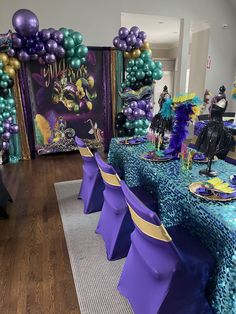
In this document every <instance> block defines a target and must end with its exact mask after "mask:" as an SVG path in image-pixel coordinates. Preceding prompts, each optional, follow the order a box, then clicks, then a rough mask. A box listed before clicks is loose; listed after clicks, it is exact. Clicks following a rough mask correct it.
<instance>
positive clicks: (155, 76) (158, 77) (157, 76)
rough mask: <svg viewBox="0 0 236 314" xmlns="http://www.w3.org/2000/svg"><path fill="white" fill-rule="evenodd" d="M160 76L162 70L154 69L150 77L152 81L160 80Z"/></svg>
mask: <svg viewBox="0 0 236 314" xmlns="http://www.w3.org/2000/svg"><path fill="white" fill-rule="evenodd" d="M162 76H163V72H162V70H159V69H156V70H155V71H154V72H153V74H152V77H153V79H154V80H160V79H161V78H162Z"/></svg>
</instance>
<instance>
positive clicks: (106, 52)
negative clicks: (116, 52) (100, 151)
mask: <svg viewBox="0 0 236 314" xmlns="http://www.w3.org/2000/svg"><path fill="white" fill-rule="evenodd" d="M102 61H103V67H102V68H103V73H102V94H103V97H102V101H103V108H104V149H105V152H107V151H108V149H109V144H110V140H111V138H112V136H113V129H112V97H111V55H110V48H103V56H102Z"/></svg>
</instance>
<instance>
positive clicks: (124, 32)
mask: <svg viewBox="0 0 236 314" xmlns="http://www.w3.org/2000/svg"><path fill="white" fill-rule="evenodd" d="M118 34H119V38H120V39H125V38H126V37H127V36H128V35H129V30H128V28H126V27H121V28H120V29H119V32H118Z"/></svg>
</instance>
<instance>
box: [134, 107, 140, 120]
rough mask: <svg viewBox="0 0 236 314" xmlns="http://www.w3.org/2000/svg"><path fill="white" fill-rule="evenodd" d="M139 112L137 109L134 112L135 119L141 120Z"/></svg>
mask: <svg viewBox="0 0 236 314" xmlns="http://www.w3.org/2000/svg"><path fill="white" fill-rule="evenodd" d="M139 110H140V109H138V108H136V109H134V111H133V115H134V117H135V119H139V118H140V111H139Z"/></svg>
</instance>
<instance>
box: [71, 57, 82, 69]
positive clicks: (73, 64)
mask: <svg viewBox="0 0 236 314" xmlns="http://www.w3.org/2000/svg"><path fill="white" fill-rule="evenodd" d="M70 66H71V67H72V68H73V69H79V68H80V66H81V62H80V59H79V58H72V59H71V62H70Z"/></svg>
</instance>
